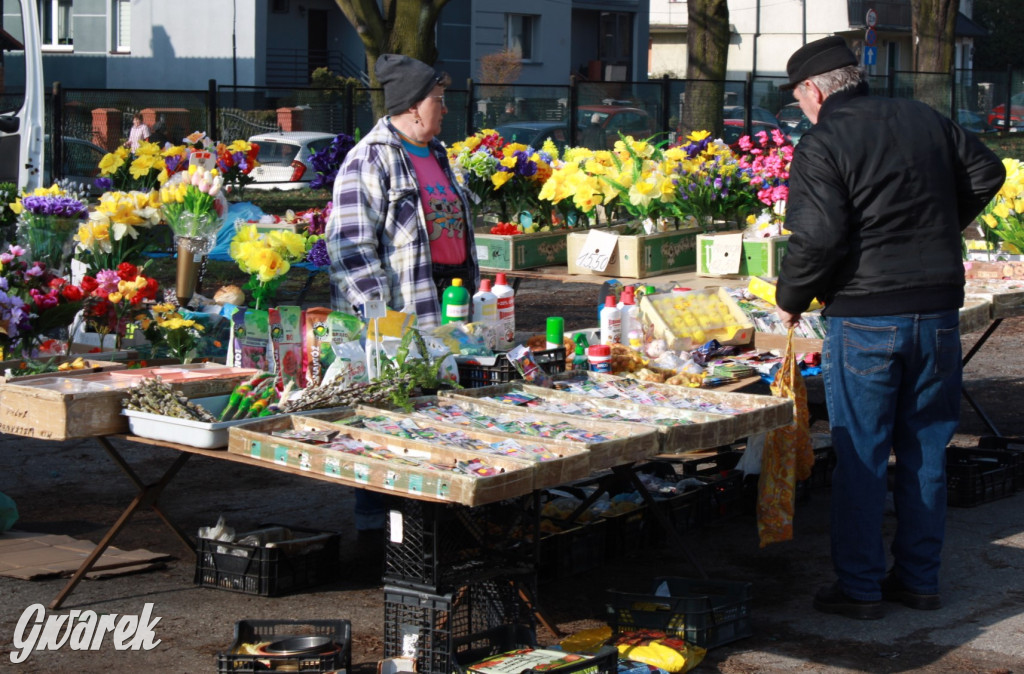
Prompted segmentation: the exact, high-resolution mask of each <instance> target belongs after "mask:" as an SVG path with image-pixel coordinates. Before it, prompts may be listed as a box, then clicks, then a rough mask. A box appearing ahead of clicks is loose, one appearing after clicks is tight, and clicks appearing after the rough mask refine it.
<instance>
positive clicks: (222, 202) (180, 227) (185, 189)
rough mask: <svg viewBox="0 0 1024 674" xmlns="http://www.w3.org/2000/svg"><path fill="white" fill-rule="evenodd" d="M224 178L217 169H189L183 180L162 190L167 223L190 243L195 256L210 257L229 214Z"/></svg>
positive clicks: (163, 209)
mask: <svg viewBox="0 0 1024 674" xmlns="http://www.w3.org/2000/svg"><path fill="white" fill-rule="evenodd" d="M223 186H224V178H223V176H221V175H220V172H219V171H218V170H217V169H216V168H213V169H208V168H203V167H202V166H200V165H199V164H198V163H192V164H190V165H189V167H188V170H187V171H186V172H184V173H182V174H181V178H180V179H176V180H173V181H170V182H168V184H166V185H164V187H163V189H161V190H160V201H161V204H162V206H161V209H162V214H163V218H164V221H165V222H167V224H168V226H170V228H171V230H172V231H173V232H174V234H175V235H176V236H177V237H178V238H179V241H180V240H181V239H184V240H186V241H188V242H190V248H191V249H192V252H194V253H206V252H208V251H209V249H210V248H211V247H212V245H213V238H214V237H215V236H216V234H217V230H218V229H219V228H220V223H221V220H222V219H223V217H224V215H225V214H226V213H227V199H226V198H225V197H224V195H223V193H222V192H221V188H222V187H223Z"/></svg>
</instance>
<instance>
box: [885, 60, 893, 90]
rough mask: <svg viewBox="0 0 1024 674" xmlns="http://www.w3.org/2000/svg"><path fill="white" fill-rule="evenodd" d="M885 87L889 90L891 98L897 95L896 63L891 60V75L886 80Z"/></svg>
mask: <svg viewBox="0 0 1024 674" xmlns="http://www.w3.org/2000/svg"><path fill="white" fill-rule="evenodd" d="M885 88H886V89H887V90H888V93H889V98H893V97H894V96H895V95H896V64H895V63H893V62H892V61H889V76H888V77H886V80H885Z"/></svg>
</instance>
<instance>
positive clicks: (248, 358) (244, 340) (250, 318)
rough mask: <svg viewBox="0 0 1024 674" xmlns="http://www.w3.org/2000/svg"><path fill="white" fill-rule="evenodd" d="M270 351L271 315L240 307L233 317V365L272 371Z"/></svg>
mask: <svg viewBox="0 0 1024 674" xmlns="http://www.w3.org/2000/svg"><path fill="white" fill-rule="evenodd" d="M269 351H270V320H269V314H268V313H267V312H266V311H257V310H255V309H243V308H241V307H240V308H239V309H238V310H237V311H235V313H234V314H233V315H232V316H231V355H232V360H231V363H232V365H234V366H235V367H251V368H255V369H257V370H263V371H267V370H269V369H270V362H269V359H268V353H269Z"/></svg>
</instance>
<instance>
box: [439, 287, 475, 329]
mask: <svg viewBox="0 0 1024 674" xmlns="http://www.w3.org/2000/svg"><path fill="white" fill-rule="evenodd" d="M470 303H471V300H470V297H469V291H468V290H466V289H465V288H464V287H462V279H460V278H453V279H452V284H451V285H450V286H448V287H447V288H445V290H444V293H443V294H442V295H441V324H442V325H444V324H445V323H453V322H455V321H467V320H469V307H470Z"/></svg>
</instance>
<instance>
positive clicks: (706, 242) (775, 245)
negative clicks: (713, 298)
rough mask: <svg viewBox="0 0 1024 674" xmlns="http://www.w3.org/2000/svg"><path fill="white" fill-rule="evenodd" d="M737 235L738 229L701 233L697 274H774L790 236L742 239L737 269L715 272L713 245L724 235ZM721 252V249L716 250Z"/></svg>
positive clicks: (775, 274)
mask: <svg viewBox="0 0 1024 674" xmlns="http://www.w3.org/2000/svg"><path fill="white" fill-rule="evenodd" d="M729 234H732V235H736V234H739V232H717V233H715V234H701V235H700V236H698V237H697V249H698V251H699V253H700V254H699V255H698V259H697V275H698V276H712V277H726V278H727V277H735V276H766V277H772V278H774V277H776V276H778V275H779V268H780V267H781V265H782V258H783V257H784V256H785V255H786V249H787V247H788V246H789V235H788V234H785V235H782V236H772V237H768V238H764V239H743V251H742V255H741V256H740V262H739V266H738V268H737V271H735V272H730V273H714V272H712V269H713V267H714V265H713V264H712V259H713V256H714V255H715V253H716V245H721V242H722V241H723V239H722V238H721V237H723V236H724V235H729ZM718 252H719V253H721V249H719V250H718Z"/></svg>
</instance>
